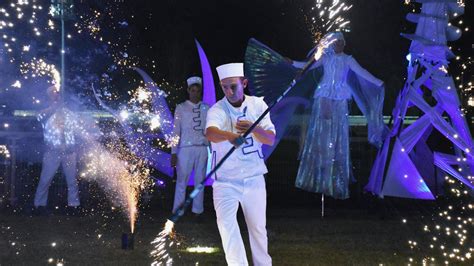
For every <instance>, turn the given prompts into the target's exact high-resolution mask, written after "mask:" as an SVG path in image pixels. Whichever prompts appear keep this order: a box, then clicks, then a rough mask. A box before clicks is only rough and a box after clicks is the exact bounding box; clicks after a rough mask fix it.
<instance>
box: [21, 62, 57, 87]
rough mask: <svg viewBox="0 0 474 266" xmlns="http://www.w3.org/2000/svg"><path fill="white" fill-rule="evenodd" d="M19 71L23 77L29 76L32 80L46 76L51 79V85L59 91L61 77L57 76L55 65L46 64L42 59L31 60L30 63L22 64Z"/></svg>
mask: <svg viewBox="0 0 474 266" xmlns="http://www.w3.org/2000/svg"><path fill="white" fill-rule="evenodd" d="M20 71H21V73H22V74H23V75H27V74H30V75H31V77H33V78H35V77H43V76H48V77H50V78H52V81H51V83H52V84H53V85H55V86H56V88H57V89H58V90H60V85H61V75H60V74H59V71H58V70H57V69H56V66H55V65H53V64H48V63H46V62H45V61H44V60H43V59H36V58H33V60H32V61H31V62H30V63H23V64H22V65H21V69H20Z"/></svg>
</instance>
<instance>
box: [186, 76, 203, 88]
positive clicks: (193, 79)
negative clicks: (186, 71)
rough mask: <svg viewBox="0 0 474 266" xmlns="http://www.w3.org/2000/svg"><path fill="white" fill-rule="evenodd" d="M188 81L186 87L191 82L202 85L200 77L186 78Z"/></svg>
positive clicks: (191, 83) (189, 85)
mask: <svg viewBox="0 0 474 266" xmlns="http://www.w3.org/2000/svg"><path fill="white" fill-rule="evenodd" d="M186 82H187V83H188V87H191V85H193V84H199V85H202V79H201V78H200V77H190V78H188V79H187V80H186Z"/></svg>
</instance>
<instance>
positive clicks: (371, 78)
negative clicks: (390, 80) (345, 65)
mask: <svg viewBox="0 0 474 266" xmlns="http://www.w3.org/2000/svg"><path fill="white" fill-rule="evenodd" d="M349 67H350V68H351V70H352V71H354V72H355V73H356V74H357V75H359V76H361V77H363V78H364V79H365V80H367V81H369V82H370V83H373V84H375V85H376V86H379V87H380V86H382V85H383V81H382V80H380V79H378V78H376V77H374V76H373V75H372V74H370V72H369V71H367V70H365V69H364V68H363V67H361V66H360V65H359V63H357V61H356V60H355V59H354V58H352V57H351V59H350V60H349Z"/></svg>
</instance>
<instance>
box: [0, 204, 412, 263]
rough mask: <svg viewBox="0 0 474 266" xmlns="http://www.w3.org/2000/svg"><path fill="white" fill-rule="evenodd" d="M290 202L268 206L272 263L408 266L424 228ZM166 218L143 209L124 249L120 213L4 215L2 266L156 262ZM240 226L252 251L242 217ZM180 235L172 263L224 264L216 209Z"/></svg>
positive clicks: (187, 222) (185, 223)
mask: <svg viewBox="0 0 474 266" xmlns="http://www.w3.org/2000/svg"><path fill="white" fill-rule="evenodd" d="M291 205H292V204H286V206H280V207H279V206H270V207H269V210H268V214H267V216H268V226H267V227H268V235H269V252H270V255H271V256H272V258H273V263H274V265H380V264H383V265H403V264H405V265H406V264H407V262H408V257H409V255H410V250H409V247H408V245H407V241H408V239H409V238H410V237H411V236H412V234H413V233H414V232H416V231H419V230H417V229H418V227H419V226H418V225H416V226H415V227H417V228H414V227H410V226H407V225H405V224H403V223H402V221H401V220H402V219H401V216H402V215H401V214H397V215H392V216H390V215H389V216H386V217H385V218H383V219H382V216H381V215H380V214H379V213H369V212H368V211H367V210H366V209H363V208H353V209H351V208H347V207H346V206H342V207H340V206H338V205H337V204H336V205H333V206H328V207H327V209H326V217H324V218H321V213H320V208H319V206H317V205H315V206H311V205H305V206H299V207H297V206H296V205H297V204H295V205H294V206H291ZM167 215H169V213H168V212H165V211H162V210H157V209H156V208H155V209H144V210H142V213H141V215H140V219H139V221H138V224H137V230H136V234H135V248H134V250H122V249H121V234H122V233H123V232H126V231H127V230H128V224H127V221H126V218H125V217H124V216H123V215H122V214H121V213H120V212H118V211H110V212H108V213H104V212H102V214H100V215H99V214H97V213H95V214H94V213H93V214H87V215H85V216H83V217H70V216H66V215H65V214H61V213H58V212H56V213H53V214H52V215H50V216H47V217H43V216H40V217H37V216H29V215H25V214H24V213H15V212H12V211H11V210H4V211H3V213H2V214H1V216H0V226H1V231H0V265H47V264H48V260H49V259H50V258H51V259H53V262H54V263H56V262H57V261H58V260H60V261H63V262H64V264H65V265H150V263H151V262H152V260H151V258H150V256H149V254H150V251H151V250H152V245H151V244H150V242H151V241H152V240H153V239H154V237H155V236H156V235H157V234H158V233H159V232H160V231H161V229H162V227H163V225H164V221H165V219H166V217H167ZM239 215H240V214H239ZM407 215H408V214H407ZM410 215H413V214H409V215H408V216H410ZM239 218H242V216H241V215H240V216H239ZM409 219H410V218H409ZM413 220H416V219H413ZM240 222H241V230H242V234H243V235H244V241H245V243H246V246H247V253H250V250H249V248H248V238H247V231H246V230H245V226H244V225H243V224H244V223H243V219H240ZM176 233H177V239H178V242H179V243H181V244H180V246H179V247H178V248H176V249H171V250H170V253H171V256H172V257H173V259H174V265H195V264H196V263H197V262H199V265H225V260H224V253H223V251H222V248H221V243H220V238H219V233H218V230H217V226H216V223H215V214H214V211H213V210H207V211H206V213H205V215H204V217H203V218H202V219H201V221H196V220H195V219H194V217H192V216H191V215H189V214H186V215H185V216H184V217H183V218H182V219H181V220H180V221H179V222H178V223H177V224H176ZM53 243H55V246H53V245H54V244H53ZM198 245H199V246H207V247H218V248H219V251H218V252H216V253H212V254H193V253H189V252H187V251H186V247H192V246H198ZM249 258H250V257H249ZM50 265H52V264H50Z"/></svg>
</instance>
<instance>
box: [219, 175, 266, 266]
mask: <svg viewBox="0 0 474 266" xmlns="http://www.w3.org/2000/svg"><path fill="white" fill-rule="evenodd" d="M212 188H213V198H214V208H215V210H216V216H217V227H218V228H219V233H220V235H221V239H222V246H223V248H224V252H225V258H226V261H227V264H228V265H232V266H234V265H248V262H247V256H246V253H245V247H244V242H243V240H242V236H241V235H240V229H239V224H238V222H237V210H238V208H239V203H240V206H241V207H242V211H243V213H244V216H245V222H246V224H247V228H248V231H249V239H250V247H251V250H252V260H253V264H254V265H256V266H260V265H272V259H271V257H270V255H269V254H268V239H267V229H266V208H267V191H266V189H265V179H264V177H263V176H262V175H260V176H255V177H250V178H246V179H243V180H242V179H241V180H236V181H234V180H223V179H222V178H218V179H217V180H216V181H215V182H214V184H213V185H212Z"/></svg>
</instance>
